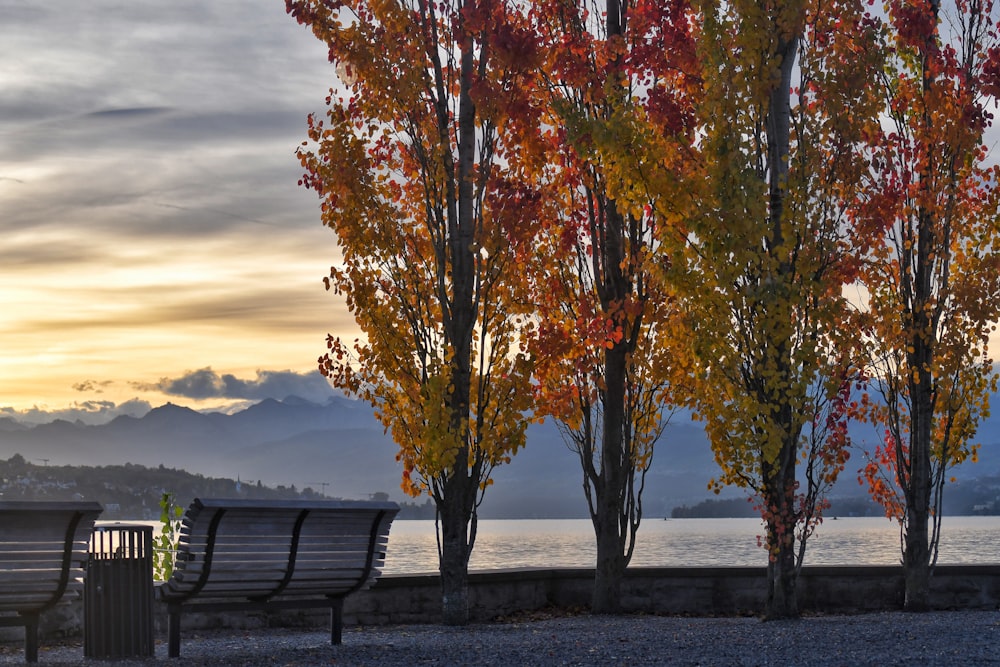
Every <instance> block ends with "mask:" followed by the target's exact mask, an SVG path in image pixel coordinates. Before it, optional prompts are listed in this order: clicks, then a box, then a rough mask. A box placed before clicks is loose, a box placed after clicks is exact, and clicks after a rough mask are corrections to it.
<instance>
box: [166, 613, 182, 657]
mask: <svg viewBox="0 0 1000 667" xmlns="http://www.w3.org/2000/svg"><path fill="white" fill-rule="evenodd" d="M167 656H168V657H171V658H179V657H180V656H181V612H180V609H179V608H178V609H174V608H173V607H172V606H171V607H168V608H167Z"/></svg>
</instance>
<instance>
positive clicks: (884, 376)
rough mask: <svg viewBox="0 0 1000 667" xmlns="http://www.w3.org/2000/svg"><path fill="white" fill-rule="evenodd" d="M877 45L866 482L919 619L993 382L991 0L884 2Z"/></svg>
mask: <svg viewBox="0 0 1000 667" xmlns="http://www.w3.org/2000/svg"><path fill="white" fill-rule="evenodd" d="M886 10H887V14H886V16H885V18H884V20H880V21H879V25H878V28H879V29H878V31H877V32H876V33H875V34H874V35H873V40H872V44H873V47H874V49H875V50H876V51H877V55H878V58H877V59H876V60H875V62H874V63H873V70H872V71H873V76H872V77H871V79H872V83H873V84H875V85H873V86H871V87H870V91H871V95H872V97H874V98H875V99H876V100H877V102H878V107H877V109H876V111H877V113H874V114H864V115H858V116H856V117H855V122H856V123H858V125H859V126H861V131H862V132H863V136H864V142H863V148H864V151H865V157H866V163H867V165H868V168H867V169H866V170H865V172H864V174H863V178H862V179H861V180H860V182H859V187H858V190H857V192H856V196H855V197H853V198H852V202H853V208H852V216H853V217H852V222H853V231H854V234H855V238H856V241H855V243H856V246H857V248H858V251H859V253H861V255H862V257H863V258H864V260H865V261H864V264H863V269H862V273H861V280H860V283H861V285H862V287H863V288H864V289H863V292H862V294H864V295H866V297H867V298H865V299H863V301H862V303H861V311H862V312H861V316H860V322H861V327H862V330H863V331H864V333H865V340H864V343H865V351H866V354H867V362H868V364H869V365H870V369H871V370H870V372H871V374H872V387H873V389H874V393H875V396H876V398H875V399H874V400H872V401H871V402H869V403H868V404H867V406H866V407H867V408H868V409H867V416H868V418H869V419H870V420H871V421H872V422H873V423H875V424H877V425H878V426H879V429H880V430H881V431H882V432H884V441H883V442H882V444H881V445H879V447H878V448H877V449H876V451H875V455H874V456H873V458H872V459H871V460H870V461H869V462H868V465H867V466H866V467H865V469H864V471H863V477H864V479H865V480H866V481H867V483H868V485H869V486H870V488H871V491H872V493H873V495H874V497H875V498H876V499H877V500H879V501H880V502H882V503H883V505H884V506H885V508H886V513H887V515H888V516H890V517H892V518H894V519H896V520H897V521H898V522H899V525H900V529H901V548H902V557H903V565H904V568H905V573H906V574H905V578H906V595H905V607H906V609H908V610H914V611H917V610H923V609H926V608H927V606H928V595H929V577H930V574H931V571H932V568H933V565H934V563H935V561H936V559H937V547H938V543H939V541H940V538H941V502H942V495H943V491H944V486H945V482H946V480H947V479H948V470H949V469H950V468H951V467H953V466H955V465H958V464H959V463H961V462H963V461H965V460H968V459H973V460H974V459H975V456H976V453H975V446H974V445H973V444H972V438H973V437H974V435H975V431H976V428H977V425H978V423H979V422H980V420H981V419H983V418H985V417H986V416H988V414H989V406H988V398H989V394H990V392H992V391H996V380H997V378H996V373H995V371H994V368H993V364H992V362H991V360H990V359H989V357H988V355H987V339H988V337H989V335H990V332H991V331H993V330H994V322H995V321H996V319H997V317H998V304H1000V301H998V298H1000V256H998V251H1000V248H998V241H1000V237H998V195H997V191H996V186H997V183H998V181H1000V169H998V168H997V167H996V166H995V165H989V166H988V165H987V164H986V162H987V159H988V152H987V148H986V147H985V146H984V143H983V142H984V133H985V132H986V130H987V128H988V127H989V126H990V121H991V118H992V116H991V113H990V112H989V110H988V107H987V104H988V103H989V102H990V98H994V97H995V96H996V94H997V93H998V92H1000V44H998V41H997V32H996V16H995V9H994V6H993V3H992V1H991V0H986V1H985V2H981V1H980V0H971V1H966V0H959V1H958V2H956V3H955V4H953V5H948V6H945V7H943V6H942V5H941V3H940V1H939V0H890V1H889V2H888V3H887V4H886Z"/></svg>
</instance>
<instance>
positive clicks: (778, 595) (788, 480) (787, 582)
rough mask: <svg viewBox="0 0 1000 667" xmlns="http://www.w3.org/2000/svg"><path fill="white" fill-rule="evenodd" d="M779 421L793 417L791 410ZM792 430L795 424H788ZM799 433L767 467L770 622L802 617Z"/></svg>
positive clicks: (767, 614)
mask: <svg viewBox="0 0 1000 667" xmlns="http://www.w3.org/2000/svg"><path fill="white" fill-rule="evenodd" d="M781 412H782V415H781V416H780V417H779V419H782V420H787V419H788V418H790V417H791V410H790V409H788V408H787V407H786V408H784V409H783V410H782V411H781ZM783 423H784V424H786V425H787V426H788V427H789V429H790V430H794V429H791V428H790V427H791V422H790V421H784V422H783ZM797 441H798V434H797V433H796V435H795V437H792V436H791V435H789V436H788V437H786V438H785V442H784V443H783V445H782V449H781V453H780V455H779V458H778V461H777V462H776V463H775V464H774V466H773V468H772V467H768V466H765V468H764V469H765V471H768V470H769V471H770V474H768V475H767V476H768V478H769V482H768V484H767V485H766V489H767V491H768V492H767V493H766V495H765V498H764V502H765V503H767V505H768V506H769V507H771V508H776V511H774V510H772V511H771V513H770V514H769V515H768V520H767V531H768V545H769V546H770V547H771V553H770V557H769V559H768V565H767V575H768V576H767V602H766V604H765V608H764V618H765V619H767V620H773V619H782V618H798V616H799V602H798V594H797V592H796V582H797V580H798V571H797V570H798V568H797V562H796V556H797V550H796V548H795V525H796V513H795V458H796V451H797V450H796V447H795V443H796V442H797Z"/></svg>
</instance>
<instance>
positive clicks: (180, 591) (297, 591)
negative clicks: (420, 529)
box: [157, 498, 399, 658]
mask: <svg viewBox="0 0 1000 667" xmlns="http://www.w3.org/2000/svg"><path fill="white" fill-rule="evenodd" d="M398 511H399V506H398V505H396V504H395V503H389V502H365V501H323V502H299V501H262V500H224V499H197V498H196V499H195V500H194V502H193V503H192V504H191V507H190V508H188V510H187V512H186V513H185V515H184V518H183V520H182V522H181V530H180V538H179V541H178V545H177V558H176V561H175V564H174V571H173V574H172V575H171V577H170V579H169V580H168V581H166V582H165V583H164V584H163V585H162V586H160V587H159V588H158V590H157V596H158V598H159V599H160V600H161V601H162V602H164V603H166V605H167V637H168V652H169V656H170V657H171V658H176V657H179V656H180V642H181V639H180V631H181V628H180V626H181V623H180V620H181V618H180V617H181V613H182V612H184V611H192V612H217V611H240V610H265V611H273V610H279V609H303V608H317V607H325V608H329V609H330V641H331V643H333V644H339V643H340V640H341V631H342V628H343V605H344V598H345V597H346V596H347V595H349V594H351V593H353V592H354V591H357V590H360V589H362V588H367V587H368V586H370V585H371V584H372V583H374V581H375V579H376V578H377V577H378V575H379V573H380V569H379V568H381V566H382V564H383V562H384V560H385V548H386V543H387V542H388V539H389V526H390V524H391V523H392V520H393V518H394V517H395V516H396V513H397V512H398Z"/></svg>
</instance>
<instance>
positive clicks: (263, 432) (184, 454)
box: [0, 396, 1000, 518]
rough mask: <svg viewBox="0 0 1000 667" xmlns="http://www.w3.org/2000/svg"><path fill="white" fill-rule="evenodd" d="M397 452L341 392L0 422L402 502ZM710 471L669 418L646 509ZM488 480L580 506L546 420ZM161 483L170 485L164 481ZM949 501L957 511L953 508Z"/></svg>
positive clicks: (526, 507) (195, 465)
mask: <svg viewBox="0 0 1000 667" xmlns="http://www.w3.org/2000/svg"><path fill="white" fill-rule="evenodd" d="M856 428H857V429H859V433H858V434H856V435H855V437H856V439H857V440H863V439H864V435H866V434H865V433H864V432H863V429H869V430H870V427H866V426H860V427H856ZM980 435H981V439H982V441H983V442H984V446H983V450H982V453H981V456H980V459H981V463H979V464H975V465H972V464H970V465H966V466H963V467H962V468H961V469H960V470H959V471H957V476H958V477H959V480H960V482H961V484H962V485H963V486H965V487H966V488H967V489H970V491H969V492H968V493H965V494H964V495H965V496H967V497H970V498H972V497H975V498H976V499H977V503H976V504H979V505H983V504H985V503H986V502H995V501H996V498H995V497H990V496H989V494H988V493H986V495H984V494H983V493H980V492H979V491H972V490H971V489H974V488H975V487H976V482H975V481H974V480H975V479H976V478H978V477H983V478H987V477H990V476H991V475H993V476H996V475H1000V428H998V426H996V425H992V424H987V425H985V426H984V428H983V429H981V433H980ZM396 452H397V447H396V445H395V444H394V443H393V442H392V440H391V439H390V438H389V437H388V436H387V435H386V434H385V433H384V431H383V429H382V426H381V425H380V424H379V423H378V422H377V421H376V420H375V418H374V416H373V415H372V411H371V408H370V407H368V406H367V405H365V404H363V403H360V402H358V401H353V400H349V399H345V398H337V399H333V400H331V401H330V402H328V403H325V404H322V405H321V404H316V403H310V402H308V401H305V400H303V399H301V398H297V397H294V396H293V397H289V398H286V399H285V400H282V401H277V400H271V399H268V400H265V401H261V402H260V403H257V404H255V405H252V406H251V407H249V408H247V409H246V410H243V411H241V412H237V413H235V414H231V415H230V414H223V413H199V412H195V411H193V410H190V409H188V408H184V407H180V406H177V405H172V404H169V403H168V404H166V405H163V406H161V407H158V408H155V409H153V410H151V411H150V412H149V413H147V414H146V415H145V416H143V417H141V418H134V417H119V418H117V419H115V420H113V421H111V422H109V423H107V424H102V425H98V426H90V425H85V424H82V423H79V422H75V423H74V422H67V421H54V422H51V423H48V424H41V425H38V426H30V425H25V424H20V423H17V422H15V421H13V420H10V419H4V420H2V421H0V459H5V458H6V459H9V458H11V457H13V456H15V455H18V454H19V455H21V456H23V458H24V459H25V462H26V463H32V464H39V466H40V467H44V464H48V465H49V467H58V466H96V467H108V468H110V469H112V470H114V471H116V472H117V474H120V475H121V476H122V477H123V478H125V479H127V478H129V476H130V475H132V473H133V472H134V470H133V469H131V468H129V466H130V465H131V466H143V467H147V468H152V469H155V470H175V471H190V472H191V473H194V474H195V475H196V476H203V477H204V478H205V479H208V478H212V479H215V478H218V479H226V480H229V481H230V483H231V484H235V483H236V481H239V482H240V484H241V485H242V486H243V487H246V486H251V487H257V486H260V487H267V488H272V489H280V488H285V489H292V488H296V489H304V488H306V487H309V488H311V489H314V490H316V491H317V492H319V493H320V494H322V495H327V496H331V497H340V498H361V499H365V498H369V497H370V496H371V495H372V494H374V493H385V494H387V495H388V496H389V497H390V498H392V499H393V500H396V501H397V502H403V501H408V500H410V499H409V498H407V497H405V496H404V495H403V493H402V492H401V491H400V490H399V481H400V477H401V473H402V469H401V466H400V465H399V463H397V462H396V459H395V456H396ZM862 460H863V455H862V452H860V451H859V452H857V453H856V454H855V456H854V459H852V461H851V463H849V464H848V468H847V470H845V472H844V474H843V475H842V481H841V482H840V483H839V484H838V488H837V489H836V492H835V495H837V496H843V497H847V498H857V497H859V496H863V495H864V493H863V490H862V489H861V488H860V487H859V486H858V484H857V481H856V477H857V475H856V470H857V469H858V468H860V467H861V463H860V461H862ZM855 461H858V463H855ZM716 471H717V468H716V465H715V462H714V460H713V457H712V453H711V451H710V449H709V447H708V442H707V440H706V438H705V435H704V432H703V431H702V429H701V428H700V426H699V425H697V424H694V423H691V422H690V421H684V420H682V419H679V418H675V420H674V421H673V422H672V423H671V424H669V425H668V426H667V427H666V429H665V431H664V435H663V437H662V439H661V441H660V442H659V443H658V444H657V449H656V453H655V456H654V459H653V465H652V468H651V469H650V471H649V473H648V475H647V478H646V490H645V494H644V496H643V498H644V511H645V515H646V516H670V514H671V511H672V510H673V508H675V507H681V506H688V507H691V506H695V505H697V504H698V503H700V502H702V501H704V500H706V499H708V498H713V497H714V496H712V494H711V493H710V492H709V491H708V490H707V483H708V480H709V479H710V478H711V477H712V476H714V475H715V474H716ZM494 480H495V484H494V485H493V486H492V487H491V488H490V489H489V491H488V492H487V494H486V499H485V501H484V503H483V505H482V507H481V516H483V517H484V518H530V517H550V518H582V517H586V516H587V508H586V503H585V500H584V497H583V490H582V473H581V471H580V465H579V462H578V461H577V458H576V454H575V453H574V452H573V451H571V450H570V449H569V448H568V447H567V446H566V445H565V444H564V443H563V441H562V439H561V437H560V434H559V432H558V429H557V428H556V427H555V426H554V425H553V424H552V423H544V424H535V425H532V426H531V427H529V429H528V442H527V445H526V447H525V448H524V449H523V450H522V451H520V452H518V453H517V455H516V456H515V457H514V459H513V461H512V462H511V463H510V464H508V465H504V466H500V467H499V468H497V469H496V471H495V472H494ZM108 483H113V482H108ZM164 488H166V489H167V490H171V491H175V492H177V491H179V490H180V489H178V488H170V487H169V486H168V485H165V484H164ZM178 497H179V498H181V499H182V500H183V497H182V496H181V495H180V494H178ZM739 497H741V493H740V492H739V491H738V490H727V492H726V493H725V494H724V495H723V496H722V498H723V499H726V498H739ZM157 498H158V496H157ZM947 498H948V495H947V494H946V499H947ZM417 502H419V503H423V502H424V500H423V499H418V501H417ZM949 509H950V510H952V513H955V512H954V511H953V510H954V508H953V507H949Z"/></svg>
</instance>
